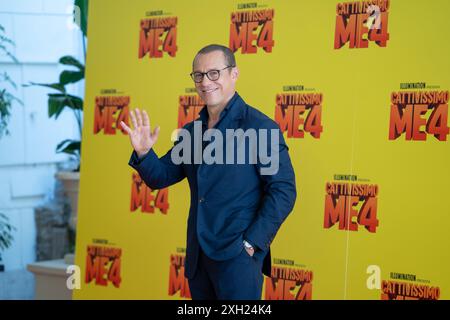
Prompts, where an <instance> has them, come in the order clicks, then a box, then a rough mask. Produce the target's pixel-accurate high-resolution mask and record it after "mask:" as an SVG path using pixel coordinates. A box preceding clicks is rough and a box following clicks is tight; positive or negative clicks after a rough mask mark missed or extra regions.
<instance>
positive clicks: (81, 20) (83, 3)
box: [27, 0, 88, 251]
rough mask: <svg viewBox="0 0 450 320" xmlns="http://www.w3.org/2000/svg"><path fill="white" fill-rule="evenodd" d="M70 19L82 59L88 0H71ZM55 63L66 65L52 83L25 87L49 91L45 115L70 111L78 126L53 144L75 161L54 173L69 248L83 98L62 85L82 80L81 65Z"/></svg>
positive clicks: (65, 60)
mask: <svg viewBox="0 0 450 320" xmlns="http://www.w3.org/2000/svg"><path fill="white" fill-rule="evenodd" d="M74 5H75V10H74V21H75V23H77V24H78V26H79V27H80V29H81V32H82V34H83V37H82V42H83V51H84V58H85V60H86V36H87V32H86V31H87V9H88V0H75V2H74ZM59 63H60V64H62V65H64V66H66V67H69V69H66V70H63V71H62V72H61V73H60V75H59V80H58V82H55V83H34V82H31V83H30V84H29V85H27V86H41V87H47V88H50V89H52V90H53V92H51V93H48V116H49V117H50V118H52V117H54V118H55V120H56V119H58V118H59V116H60V115H61V113H62V112H63V111H64V110H70V111H71V112H73V115H74V117H75V120H76V122H77V125H78V133H79V137H80V139H64V140H63V141H61V142H60V143H59V144H58V145H57V146H56V152H57V153H65V154H68V155H69V156H70V157H71V159H72V160H75V162H76V168H75V169H74V170H62V171H58V172H57V173H56V178H57V179H58V180H60V181H61V182H62V184H63V187H64V192H65V194H66V195H67V197H68V198H69V202H70V206H71V217H70V220H69V227H70V228H69V238H70V239H69V240H70V247H71V249H72V250H71V251H73V250H74V246H75V230H76V222H77V212H78V191H79V180H80V164H81V163H80V160H81V136H82V126H83V124H82V119H83V98H82V97H78V96H74V95H71V94H69V93H68V92H67V88H66V86H67V85H69V84H74V83H77V82H79V81H81V80H83V79H84V76H85V67H84V64H83V63H81V62H80V61H78V60H77V59H76V58H74V57H73V56H64V57H61V58H60V59H59Z"/></svg>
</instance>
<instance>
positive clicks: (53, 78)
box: [0, 0, 84, 290]
mask: <svg viewBox="0 0 450 320" xmlns="http://www.w3.org/2000/svg"><path fill="white" fill-rule="evenodd" d="M71 5H73V0H0V24H1V25H3V27H4V28H5V32H6V34H7V36H8V37H9V38H10V39H12V40H13V41H15V43H16V47H15V48H14V49H13V50H12V51H13V53H14V55H15V56H16V58H17V59H18V60H19V63H18V64H15V63H13V62H11V61H10V60H9V59H8V58H7V57H5V56H2V55H0V73H3V72H4V71H6V72H8V74H9V76H10V77H11V78H12V79H13V80H14V81H15V82H16V84H17V85H18V88H17V91H12V92H13V93H14V94H15V95H16V96H17V97H18V98H20V99H21V100H22V101H23V102H24V106H21V105H20V104H17V103H15V104H14V105H13V107H12V116H11V119H10V122H9V126H8V129H9V131H10V132H11V134H10V136H6V137H5V136H4V137H2V138H1V139H0V212H2V213H4V214H6V215H7V216H8V217H9V218H10V221H11V223H12V224H13V225H14V226H15V227H16V228H17V231H16V232H15V234H14V237H15V240H14V243H13V246H12V247H11V248H10V249H8V250H7V251H6V252H4V253H3V262H4V264H5V269H6V271H8V270H24V269H25V268H26V265H27V264H28V263H30V262H34V261H35V246H36V239H35V238H36V228H35V222H34V210H33V209H34V207H36V206H38V205H39V204H42V203H45V202H46V201H48V200H49V199H50V198H51V197H52V196H53V189H54V184H55V180H54V173H55V172H56V164H57V163H58V162H62V161H65V160H67V157H66V156H65V155H63V154H56V153H55V148H56V145H57V144H58V142H60V141H62V140H64V139H70V138H77V139H78V138H79V134H78V129H77V126H76V121H75V119H74V117H73V113H71V112H70V111H65V112H63V114H61V116H60V118H59V119H58V120H56V121H55V120H54V118H52V119H49V118H48V114H47V93H48V92H51V90H50V89H45V88H39V87H27V88H24V87H22V84H27V83H29V82H42V83H51V82H57V81H58V77H59V73H60V72H61V70H63V66H61V65H58V60H59V58H60V57H62V56H63V55H73V56H75V57H77V58H78V59H79V60H80V61H82V62H83V63H84V57H83V48H82V43H81V32H80V31H79V29H78V28H75V29H72V30H71V29H70V28H69V27H68V21H70V20H71V13H70V6H71ZM70 89H71V93H73V94H75V95H79V96H83V84H82V83H80V84H77V85H73V86H72V88H70ZM0 290H1V288H0Z"/></svg>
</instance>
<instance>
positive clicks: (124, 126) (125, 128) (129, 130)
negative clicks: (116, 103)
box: [120, 121, 131, 135]
mask: <svg viewBox="0 0 450 320" xmlns="http://www.w3.org/2000/svg"><path fill="white" fill-rule="evenodd" d="M120 125H121V126H122V128H123V130H125V131H126V132H127V133H128V135H131V129H130V127H129V126H127V125H126V124H125V122H123V121H120Z"/></svg>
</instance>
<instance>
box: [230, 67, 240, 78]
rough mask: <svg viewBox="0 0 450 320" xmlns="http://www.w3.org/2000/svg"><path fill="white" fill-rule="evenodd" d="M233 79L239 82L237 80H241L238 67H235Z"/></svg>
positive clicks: (232, 71)
mask: <svg viewBox="0 0 450 320" xmlns="http://www.w3.org/2000/svg"><path fill="white" fill-rule="evenodd" d="M231 78H232V79H233V80H237V79H238V78H239V69H238V67H234V68H233V69H232V70H231Z"/></svg>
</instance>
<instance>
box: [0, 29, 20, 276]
mask: <svg viewBox="0 0 450 320" xmlns="http://www.w3.org/2000/svg"><path fill="white" fill-rule="evenodd" d="M12 46H14V42H13V41H12V40H11V39H10V38H8V37H7V36H6V34H5V28H4V27H3V26H2V25H0V53H2V54H5V55H6V56H8V57H9V58H10V59H11V60H13V61H14V62H15V63H17V62H18V61H17V59H16V57H15V56H14V55H13V54H12V53H11V51H10V48H9V47H12ZM5 84H6V85H5ZM7 84H9V85H11V86H12V87H13V88H14V89H16V88H17V86H16V84H15V83H14V81H12V79H11V78H10V77H9V75H8V73H6V72H3V73H2V74H0V138H1V137H3V136H4V135H9V131H8V122H9V117H10V115H11V107H12V104H13V102H14V101H16V102H18V103H19V104H21V105H23V103H22V101H21V100H20V99H18V98H17V97H15V96H14V95H13V94H12V93H11V92H9V91H8V89H7ZM13 230H15V228H14V227H13V226H12V225H11V224H10V223H9V220H8V217H7V216H6V215H4V214H3V213H1V212H0V272H1V271H4V269H5V267H4V265H3V263H2V251H5V250H6V249H8V248H9V247H10V246H11V244H12V241H13V240H14V238H13V235H12V232H13Z"/></svg>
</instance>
